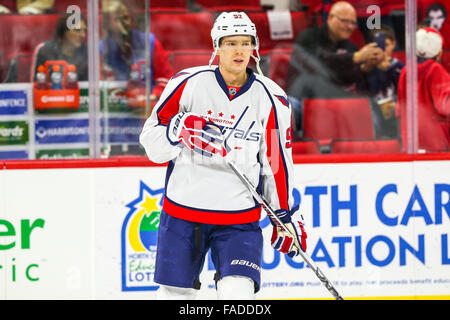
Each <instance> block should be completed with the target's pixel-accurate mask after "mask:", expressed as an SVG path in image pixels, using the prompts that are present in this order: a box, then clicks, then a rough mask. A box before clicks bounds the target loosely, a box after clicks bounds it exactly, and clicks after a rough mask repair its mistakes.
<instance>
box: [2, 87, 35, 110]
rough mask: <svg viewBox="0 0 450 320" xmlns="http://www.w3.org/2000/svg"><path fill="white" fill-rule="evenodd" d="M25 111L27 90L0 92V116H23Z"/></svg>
mask: <svg viewBox="0 0 450 320" xmlns="http://www.w3.org/2000/svg"><path fill="white" fill-rule="evenodd" d="M27 110H28V96H27V90H5V91H0V115H24V114H27Z"/></svg>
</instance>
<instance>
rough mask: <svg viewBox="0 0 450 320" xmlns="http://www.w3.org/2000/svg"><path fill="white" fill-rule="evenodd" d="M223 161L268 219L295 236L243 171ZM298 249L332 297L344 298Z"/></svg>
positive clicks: (306, 255)
mask: <svg viewBox="0 0 450 320" xmlns="http://www.w3.org/2000/svg"><path fill="white" fill-rule="evenodd" d="M225 161H226V162H227V163H228V165H229V166H230V168H231V169H232V170H233V171H234V172H235V173H236V175H237V176H238V177H239V178H240V179H241V181H242V182H243V183H244V184H245V186H246V187H247V189H248V190H249V191H250V193H251V194H252V196H253V197H254V198H255V199H256V201H258V203H259V204H260V206H261V207H262V208H263V209H264V210H265V211H266V212H267V215H268V216H269V218H270V220H272V221H273V222H274V223H275V224H276V225H277V226H278V227H280V228H281V229H283V230H284V231H286V232H288V233H289V234H290V235H291V236H292V237H293V238H295V235H293V234H292V233H291V232H290V231H289V229H288V228H287V227H286V226H285V225H284V223H283V222H282V221H281V220H280V219H279V218H278V216H277V215H276V213H275V212H274V211H273V209H272V208H271V207H270V205H269V203H268V202H267V200H266V199H265V198H264V197H263V196H262V195H261V194H259V192H258V191H257V190H256V188H255V186H254V185H253V184H252V183H251V182H250V180H249V179H248V178H247V176H246V175H245V174H243V173H241V172H240V171H239V170H238V169H237V168H236V166H235V165H234V163H233V162H231V161H229V160H228V159H227V158H225ZM298 251H299V253H300V255H301V256H302V258H303V260H304V261H305V262H306V264H307V265H308V266H309V267H310V269H311V270H312V271H313V272H314V273H315V275H316V276H317V278H319V280H320V281H321V282H322V284H323V285H324V286H325V288H327V289H328V291H329V292H330V293H331V294H332V295H333V297H334V298H335V299H336V300H344V299H343V298H342V297H341V295H340V294H339V293H338V292H337V290H336V289H335V288H334V286H333V285H332V284H331V282H330V281H329V280H328V279H327V277H325V275H324V274H323V272H322V270H320V269H319V267H318V266H316V264H315V263H314V262H313V261H312V260H311V258H310V257H309V255H308V254H307V253H306V252H303V251H302V250H301V249H300V248H298Z"/></svg>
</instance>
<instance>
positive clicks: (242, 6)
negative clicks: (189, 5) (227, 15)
mask: <svg viewBox="0 0 450 320" xmlns="http://www.w3.org/2000/svg"><path fill="white" fill-rule="evenodd" d="M195 3H196V4H197V5H199V6H201V7H202V8H203V10H211V11H249V10H255V11H260V10H262V7H261V4H260V0H214V1H211V0H196V1H195Z"/></svg>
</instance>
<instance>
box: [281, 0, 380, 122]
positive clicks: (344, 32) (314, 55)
mask: <svg viewBox="0 0 450 320" xmlns="http://www.w3.org/2000/svg"><path fill="white" fill-rule="evenodd" d="M355 28H356V11H355V9H354V8H353V6H352V5H350V4H349V3H348V2H344V1H340V2H336V3H335V4H334V5H333V6H332V7H331V10H330V14H329V15H328V19H327V21H326V23H324V24H323V25H322V26H320V27H318V26H316V27H312V28H310V29H307V30H305V31H303V32H301V33H300V34H299V35H298V36H297V39H296V40H295V43H294V49H293V53H292V56H291V60H290V64H289V69H288V77H287V93H288V95H289V99H290V101H291V103H292V106H293V110H294V114H295V126H296V130H299V127H301V102H300V101H301V100H302V99H304V98H340V97H349V96H352V95H354V94H355V93H356V84H357V83H358V82H360V81H362V79H363V77H364V73H365V72H367V71H370V70H371V69H372V68H374V67H375V66H376V65H377V64H378V63H379V62H380V61H381V59H382V58H383V51H382V50H381V49H380V48H378V47H377V45H376V43H369V44H366V45H365V46H363V47H362V48H361V49H360V50H358V48H357V46H356V45H354V44H353V43H352V42H351V41H350V40H349V38H350V37H351V35H352V33H353V31H354V30H355Z"/></svg>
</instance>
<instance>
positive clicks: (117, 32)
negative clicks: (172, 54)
mask: <svg viewBox="0 0 450 320" xmlns="http://www.w3.org/2000/svg"><path fill="white" fill-rule="evenodd" d="M103 12H104V13H105V16H104V27H105V30H104V38H103V39H102V40H101V41H100V52H101V55H102V58H103V68H104V71H106V72H107V71H109V72H110V73H112V79H114V80H127V79H128V78H129V75H130V71H131V66H132V65H133V64H135V63H137V62H138V61H140V60H145V59H146V58H147V57H148V56H149V54H148V53H147V52H146V48H145V47H146V44H145V33H144V32H141V31H139V30H137V29H135V28H134V27H132V18H131V16H130V11H129V9H128V8H127V6H125V5H124V4H123V3H122V2H120V1H109V2H108V4H107V5H105V2H104V3H103ZM149 42H150V43H149V47H150V50H151V52H150V56H151V57H152V63H151V86H152V93H151V96H150V99H151V101H152V102H153V103H154V102H155V101H156V100H157V99H158V98H159V97H160V95H161V93H162V91H163V89H164V87H165V86H166V84H167V81H168V80H169V79H170V77H171V76H172V75H173V71H172V65H171V64H170V60H169V56H168V54H167V52H166V51H165V50H164V48H163V46H162V45H161V43H160V42H159V40H158V39H157V38H156V37H155V35H154V34H150V37H149Z"/></svg>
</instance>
